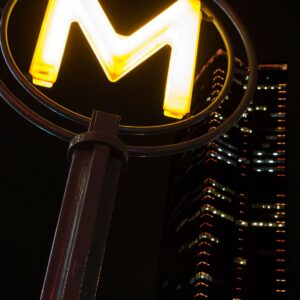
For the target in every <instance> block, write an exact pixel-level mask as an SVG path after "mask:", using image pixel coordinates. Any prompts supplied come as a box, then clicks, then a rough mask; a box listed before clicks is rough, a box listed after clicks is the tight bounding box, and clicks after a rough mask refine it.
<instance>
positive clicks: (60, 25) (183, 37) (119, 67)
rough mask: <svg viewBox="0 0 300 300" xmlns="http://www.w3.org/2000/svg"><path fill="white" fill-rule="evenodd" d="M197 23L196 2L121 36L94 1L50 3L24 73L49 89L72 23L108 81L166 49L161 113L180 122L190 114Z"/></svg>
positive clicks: (183, 2)
mask: <svg viewBox="0 0 300 300" xmlns="http://www.w3.org/2000/svg"><path fill="white" fill-rule="evenodd" d="M200 20H201V11H200V0H178V1H176V2H175V3H174V4H173V5H171V6H170V7H169V8H167V9H166V10H165V11H164V12H162V13H161V14H160V15H158V16H157V17H156V18H154V19H153V20H151V21H150V22H149V23H147V24H146V25H144V26H143V27H141V28H140V29H139V30H137V31H136V32H134V33H133V34H131V35H129V36H123V35H120V34H118V33H117V32H116V31H115V30H114V28H113V27H112V25H111V23H110V21H109V19H108V18H107V16H106V14H105V12H104V11H103V9H102V7H101V5H100V3H99V2H98V1H97V0H50V1H49V3H48V7H47V11H46V14H45V17H44V22H43V25H42V28H41V31H40V35H39V39H38V42H37V46H36V49H35V53H34V56H33V59H32V63H31V67H30V74H31V75H32V77H33V83H34V84H37V85H41V86H46V87H51V86H52V85H53V83H54V82H55V81H56V79H57V76H58V72H59V68H60V65H61V61H62V57H63V53H64V49H65V46H66V42H67V38H68V35H69V30H70V26H71V24H72V23H73V22H77V23H78V24H79V26H80V28H81V30H82V31H83V33H84V35H85V37H86V38H87V40H88V42H89V44H90V46H91V47H92V49H93V51H94V53H95V55H96V57H97V59H98V61H99V62H100V64H101V66H102V68H103V70H104V72H105V74H106V76H107V78H108V79H109V80H110V81H117V80H119V79H120V78H122V77H123V76H124V75H126V74H127V73H128V72H130V71H131V70H132V69H134V68H135V67H136V66H137V65H139V64H141V63H142V62H143V61H145V60H146V59H147V58H149V57H150V56H151V55H153V54H154V53H156V52H157V51H159V50H160V49H161V48H162V47H164V46H165V45H169V46H171V48H172V52H171V58H170V64H169V71H168V78H167V84H166V90H165V100H164V112H165V115H167V116H170V117H175V118H182V117H183V116H184V115H185V114H186V113H188V112H189V111H190V105H191V98H192V91H193V83H194V75H195V66H196V56H197V48H198V41H199V32H200Z"/></svg>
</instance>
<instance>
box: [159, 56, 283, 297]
mask: <svg viewBox="0 0 300 300" xmlns="http://www.w3.org/2000/svg"><path fill="white" fill-rule="evenodd" d="M235 63H236V69H237V72H236V75H235V77H234V80H233V84H232V88H231V91H230V92H229V93H228V95H227V97H226V98H227V99H228V100H230V101H227V100H225V101H224V102H223V104H222V105H221V107H220V108H218V109H217V110H216V111H215V112H214V113H212V114H211V115H210V117H209V118H207V119H206V120H205V121H204V123H203V124H201V126H194V127H193V128H189V129H188V130H185V131H184V132H181V133H180V134H179V136H178V139H179V140H184V139H188V138H191V137H193V136H194V135H199V134H200V133H201V132H202V131H203V132H205V131H209V130H213V128H215V127H217V126H218V125H219V124H220V123H222V121H223V120H224V119H225V118H226V117H228V115H230V114H231V113H232V110H233V109H234V104H235V102H237V101H239V100H240V99H241V97H242V95H243V93H244V91H245V89H246V85H245V84H246V82H247V80H248V77H247V69H246V67H244V65H243V63H242V61H240V60H238V59H236V61H235ZM225 70H226V55H225V53H224V52H222V51H221V50H219V51H218V52H217V53H216V54H215V55H214V56H213V57H212V58H211V59H210V60H209V61H208V63H207V64H206V65H205V66H204V67H203V69H202V70H201V72H200V73H199V74H198V76H197V78H196V83H195V93H196V94H195V98H196V99H197V100H198V101H196V104H195V109H199V108H201V106H204V105H206V104H207V103H209V102H210V101H212V100H213V99H214V97H216V95H217V94H218V93H219V92H220V90H221V87H222V85H223V83H224V80H225V79H224V77H225ZM286 143H287V65H285V64H265V65H264V64H260V65H259V67H258V83H257V90H256V92H255V95H254V98H253V101H252V103H251V105H250V106H249V107H248V109H247V111H245V113H244V114H243V116H242V117H241V119H240V121H239V122H238V123H237V124H236V125H235V126H234V127H233V128H232V129H230V130H229V131H228V132H226V133H224V134H223V135H222V136H221V137H219V138H218V139H216V140H215V141H213V142H211V143H209V144H207V145H206V146H204V147H202V148H199V149H196V150H193V151H188V152H186V153H184V154H182V155H178V156H176V157H175V158H174V162H173V167H172V171H171V180H170V189H169V190H170V193H169V201H168V207H167V214H166V221H165V230H164V236H163V244H162V251H161V261H160V272H159V281H158V289H157V298H156V299H157V300H163V299H166V300H173V299H174V300H177V299H178V300H189V299H210V300H223V299H224V300H275V299H287V277H288V274H287V269H288V268H287V265H288V261H287V260H288V253H287V252H288V240H287V227H288V226H287V207H286V204H287V190H288V186H287V144H286Z"/></svg>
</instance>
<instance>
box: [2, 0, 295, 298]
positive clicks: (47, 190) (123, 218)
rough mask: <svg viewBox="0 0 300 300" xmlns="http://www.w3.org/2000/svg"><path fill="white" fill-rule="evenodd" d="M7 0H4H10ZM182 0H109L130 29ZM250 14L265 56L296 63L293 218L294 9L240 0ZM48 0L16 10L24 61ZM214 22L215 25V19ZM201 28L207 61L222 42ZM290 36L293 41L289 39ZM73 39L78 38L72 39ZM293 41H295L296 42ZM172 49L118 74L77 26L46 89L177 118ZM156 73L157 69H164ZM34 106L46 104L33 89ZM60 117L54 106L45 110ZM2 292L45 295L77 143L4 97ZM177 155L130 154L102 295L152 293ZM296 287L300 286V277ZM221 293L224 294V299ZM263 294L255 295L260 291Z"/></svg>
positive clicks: (102, 105)
mask: <svg viewBox="0 0 300 300" xmlns="http://www.w3.org/2000/svg"><path fill="white" fill-rule="evenodd" d="M5 2H6V1H4V0H0V5H1V6H3V4H4V3H5ZM173 2H174V1H169V0H168V1H165V0H164V1H162V0H155V1H154V0H152V1H137V0H122V1H120V0H102V1H101V4H102V5H103V7H104V9H105V11H106V12H107V14H108V16H109V17H110V19H111V22H112V24H113V25H114V27H115V28H116V30H117V31H119V32H120V33H122V34H130V33H131V32H132V31H134V30H135V29H136V28H139V27H140V26H142V25H143V24H144V23H145V20H146V21H147V20H149V19H151V18H152V17H154V16H155V15H157V14H158V13H159V12H160V11H162V10H164V9H165V8H166V7H168V6H169V5H170V4H171V3H173ZM228 3H230V4H231V6H232V8H233V10H234V11H235V12H236V13H237V14H238V15H239V17H240V18H241V20H242V21H243V22H244V24H245V25H246V27H247V28H248V31H249V33H250V36H251V38H252V40H253V43H254V47H255V49H256V54H257V58H258V62H259V63H272V62H275V63H276V62H278V63H290V62H291V64H290V65H289V69H290V74H291V75H290V86H291V87H290V91H289V101H290V102H289V109H290V118H289V120H290V129H289V130H290V131H289V133H290V134H289V141H290V149H289V163H290V174H291V175H290V190H291V197H290V204H289V207H290V227H291V228H296V227H297V226H298V227H299V226H300V223H299V218H297V210H298V209H299V204H298V203H297V196H296V195H297V194H298V193H299V192H300V190H299V180H300V177H299V174H298V173H297V168H298V167H299V166H300V164H299V158H297V157H296V154H297V153H299V151H300V147H299V143H298V142H297V140H296V137H297V136H296V135H295V132H296V129H297V128H299V122H298V118H297V113H298V112H299V105H297V103H296V100H297V98H296V91H295V85H294V83H295V80H294V77H293V76H294V74H295V69H294V67H295V65H296V64H293V65H292V62H293V61H292V58H294V57H295V54H296V48H295V47H293V45H290V43H289V45H290V47H288V31H289V30H291V26H292V25H293V23H292V24H291V23H290V21H288V20H289V19H291V14H288V9H287V7H286V6H285V5H284V4H283V2H282V1H280V0H275V1H271V0H265V1H258V0H252V1H250V0H244V1H238V0H230V1H228ZM46 4H47V1H45V0H43V1H41V0H26V1H25V0H19V3H18V4H17V6H16V9H15V12H14V14H13V15H12V25H11V27H10V32H9V34H10V39H11V40H10V43H11V48H12V53H13V55H14V57H15V59H16V62H17V64H18V66H19V67H20V69H21V70H22V71H23V72H24V73H27V72H28V69H29V64H30V60H31V56H32V53H33V49H34V46H35V41H36V38H37V34H38V32H39V28H40V27H39V26H40V23H41V20H42V18H43V12H44V9H45V5H46ZM208 30H210V29H208ZM211 36H214V35H210V34H208V33H207V32H203V33H202V32H201V37H200V48H201V50H199V51H200V52H199V55H200V56H201V57H200V59H199V62H198V67H200V66H201V64H202V63H203V62H205V59H207V58H208V57H209V56H210V55H211V54H212V53H214V51H215V50H216V49H217V48H216V47H218V42H216V41H214V39H213V38H212V37H211ZM289 42H290V41H289ZM72 45H73V47H72ZM291 49H292V50H291ZM169 53H170V52H169V49H167V48H166V49H162V50H161V51H160V52H159V53H157V54H156V55H154V56H153V57H152V58H150V59H149V60H148V61H146V62H145V63H144V64H143V65H141V66H139V67H138V68H137V69H136V70H134V71H133V72H132V73H131V74H129V75H127V76H126V77H125V78H124V79H122V80H121V81H120V82H118V83H116V84H115V85H112V84H110V83H108V81H107V80H106V78H105V75H104V74H103V71H102V69H101V67H100V66H99V65H98V64H97V63H95V58H94V56H93V54H92V52H91V49H90V47H89V45H88V44H87V42H86V40H85V39H84V37H83V36H82V34H81V32H80V30H79V28H78V27H77V26H76V25H75V26H73V28H72V30H71V34H70V39H69V41H68V47H67V49H66V53H65V58H64V60H63V63H62V68H61V72H60V74H59V79H58V82H57V84H56V85H55V87H54V88H53V89H52V90H49V91H45V90H43V91H44V92H47V94H48V95H49V96H50V97H52V98H53V99H55V100H57V101H58V102H59V103H61V104H63V105H65V106H66V107H68V108H71V109H73V110H75V111H77V112H80V113H82V114H85V115H88V116H90V114H91V112H92V110H93V109H99V110H104V111H108V112H111V113H115V114H119V115H121V116H122V124H136V125H150V124H152V123H153V124H159V123H165V122H169V120H168V119H167V118H165V117H162V101H163V100H162V99H163V93H164V85H165V78H166V70H167V66H168V57H169ZM0 63H1V69H0V75H1V78H2V79H3V80H4V79H5V80H6V81H5V82H6V83H7V84H9V86H10V87H11V88H13V89H14V90H15V91H16V93H17V94H18V95H19V96H20V97H21V96H22V95H23V91H22V90H21V89H20V88H19V87H17V85H16V83H15V82H14V80H12V78H11V76H10V75H8V74H7V70H6V69H5V67H4V61H3V60H2V58H1V60H0ZM154 74H155V75H154ZM25 100H26V101H27V103H29V104H30V105H31V107H36V104H35V103H33V101H31V99H30V98H28V97H27V98H25ZM40 112H41V113H44V114H45V116H47V117H49V118H51V120H52V119H53V120H56V118H55V116H53V115H52V114H47V113H46V112H45V110H40ZM0 124H1V152H0V153H1V155H0V254H1V256H0V275H1V281H0V299H3V300H9V299H14V300H17V299H18V300H19V299H20V300H21V299H22V300H23V299H24V300H25V299H26V300H27V299H28V300H29V299H30V300H36V299H39V295H40V291H41V288H42V283H43V277H44V275H45V271H46V266H47V261H48V256H49V253H50V249H51V244H52V239H53V235H54V231H55V226H56V222H57V218H58V213H59V209H60V205H61V200H62V197H63V192H64V186H65V183H66V180H67V175H68V169H69V162H68V161H67V149H68V143H66V142H64V141H61V140H58V139H57V138H55V137H53V136H50V135H48V134H47V133H46V132H43V131H41V130H40V129H38V128H36V127H34V126H33V125H32V124H30V123H29V122H28V121H26V120H24V119H23V118H21V117H20V116H19V115H18V114H17V113H16V112H14V111H13V110H12V109H11V108H9V106H8V105H7V104H6V103H4V101H0ZM169 166H170V158H169V157H162V158H147V159H138V158H130V159H129V162H128V164H127V165H126V166H125V167H124V169H123V170H122V174H121V178H120V183H119V189H118V193H117V199H116V204H115V209H114V212H113V218H112V225H111V231H110V237H109V241H108V247H107V254H106V258H105V262H104V269H103V277H102V279H101V282H100V290H99V295H98V298H99V299H101V300H104V299H105V300H106V299H113V300H114V299H130V300H152V299H153V297H154V289H155V284H156V273H157V269H158V255H159V246H160V240H161V229H162V225H163V216H164V210H165V204H166V195H167V183H168V174H169ZM291 250H292V251H291V258H292V260H291V261H292V263H291V266H290V269H291V274H292V277H293V280H295V281H296V279H297V278H298V279H299V278H300V274H299V258H297V253H299V251H300V248H299V237H298V234H297V232H296V230H291ZM292 288H293V291H294V293H296V287H294V286H293V287H292ZM216 300H217V299H216ZM253 300H254V299H253Z"/></svg>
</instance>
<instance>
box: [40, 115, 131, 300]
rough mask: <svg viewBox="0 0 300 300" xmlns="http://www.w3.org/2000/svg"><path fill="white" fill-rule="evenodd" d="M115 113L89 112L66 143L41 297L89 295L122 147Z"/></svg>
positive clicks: (98, 263)
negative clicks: (65, 172)
mask: <svg viewBox="0 0 300 300" xmlns="http://www.w3.org/2000/svg"><path fill="white" fill-rule="evenodd" d="M119 122H120V117H118V116H116V115H112V114H108V113H102V112H98V111H95V112H94V113H93V115H92V121H91V124H90V126H89V129H88V131H87V132H86V133H83V134H81V135H80V136H78V137H75V139H74V140H73V142H71V146H70V150H69V151H70V152H71V153H70V155H71V156H72V158H71V159H72V163H71V167H70V171H69V176H68V180H67V184H66V188H65V194H64V197H63V202H62V206H61V211H60V215H59V219H58V223H57V228H56V232H55V237H54V241H53V246H52V250H51V254H50V258H49V263H48V267H47V272H46V276H45V280H44V286H43V289H42V295H41V300H57V299H65V300H74V299H94V298H95V296H96V293H97V286H98V282H99V278H100V276H101V270H102V264H103V258H104V254H105V248H106V242H107V237H108V232H109V226H110V220H111V215H112V211H113V206H114V199H115V195H116V191H117V185H118V180H119V175H120V171H121V167H122V163H123V161H124V160H125V159H126V156H127V154H126V147H125V145H124V146H123V144H122V143H121V142H120V141H119V140H118V139H117V135H118V127H119Z"/></svg>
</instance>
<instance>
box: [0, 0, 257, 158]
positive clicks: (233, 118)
mask: <svg viewBox="0 0 300 300" xmlns="http://www.w3.org/2000/svg"><path fill="white" fill-rule="evenodd" d="M211 1H213V2H214V3H215V4H216V5H217V6H218V7H219V8H220V9H221V10H222V11H223V13H224V14H225V15H226V16H227V18H228V19H229V20H230V21H231V23H232V24H233V26H234V27H235V29H236V31H237V32H238V34H239V37H240V38H241V40H242V42H243V45H244V47H245V51H246V55H247V60H248V65H249V75H250V76H249V80H248V83H247V88H246V92H245V94H244V96H243V97H242V100H241V102H240V104H239V105H238V106H237V108H236V109H235V110H234V112H233V113H232V114H231V115H230V116H229V117H228V119H226V120H225V121H224V122H223V123H222V124H221V125H219V126H218V127H217V128H216V129H214V130H213V131H211V132H208V133H206V134H204V135H201V136H199V137H197V138H193V139H191V140H188V141H184V142H181V143H177V144H171V145H161V146H149V147H142V146H130V145H129V146H127V148H128V152H129V154H131V155H133V156H143V157H145V156H147V157H148V156H163V155H172V154H177V153H181V152H184V151H188V150H192V149H194V148H196V147H200V146H203V145H204V144H206V143H208V142H209V141H211V140H213V139H215V138H217V137H219V136H220V135H221V134H222V133H224V132H225V131H227V130H229V129H230V128H231V127H232V126H233V125H234V124H235V123H236V122H237V121H238V120H239V119H240V117H241V115H242V113H243V112H244V111H245V109H246V108H247V106H248V105H249V103H250V101H251V99H252V96H253V94H254V91H255V86H256V57H255V52H254V48H253V45H252V42H251V39H250V37H249V35H248V33H247V30H246V29H245V27H244V25H243V23H242V22H241V21H240V19H239V18H238V17H237V16H236V15H235V14H234V13H233V11H232V10H231V8H230V7H229V6H228V5H227V4H225V3H224V2H223V0H222V1H220V0H218V1H217V0H211ZM16 2H17V0H12V1H10V2H9V4H8V5H7V6H6V9H5V11H4V14H3V16H2V17H3V19H2V26H1V48H2V52H3V56H4V58H5V60H6V63H7V65H8V66H9V69H10V71H11V72H12V73H13V75H14V77H15V78H16V79H17V81H18V82H19V83H20V84H21V85H22V87H23V88H25V89H26V90H27V92H29V94H31V95H32V96H33V97H34V98H35V99H36V100H38V101H39V102H40V103H42V104H43V105H45V106H46V107H48V108H49V109H51V110H52V111H54V112H56V113H57V114H59V115H61V116H64V117H66V118H68V119H71V120H72V121H76V122H77V123H80V124H85V125H86V124H87V122H88V121H89V118H87V117H83V116H82V115H79V114H77V113H74V112H72V111H70V110H68V109H66V108H64V107H62V108H63V109H62V111H60V108H61V106H60V105H59V104H57V103H56V102H54V101H53V100H51V99H49V98H48V97H46V96H45V95H43V94H42V95H43V96H45V97H46V99H43V101H44V100H45V101H44V102H45V103H43V101H41V98H40V97H39V96H37V95H38V94H37V93H36V91H38V92H39V93H40V91H39V90H38V89H36V88H35V87H33V85H31V84H30V83H29V82H28V81H27V80H26V78H25V76H24V75H23V74H22V73H21V72H20V70H19V69H18V67H17V66H16V64H15V62H14V60H13V58H12V55H11V53H10V50H9V46H8V40H7V27H8V21H9V17H10V14H11V12H12V9H13V6H14V5H15V3H16ZM203 7H204V11H205V12H206V13H207V14H208V15H209V16H211V17H212V19H213V24H214V25H215V26H216V28H217V29H218V31H219V34H220V35H221V37H222V39H223V42H224V44H225V47H226V50H227V53H228V71H227V77H226V82H225V85H224V87H223V89H222V91H221V93H220V94H219V97H217V98H216V99H215V101H214V102H213V103H211V105H209V106H208V107H206V108H205V109H204V110H203V111H201V112H199V113H198V114H196V115H194V116H190V117H188V118H186V119H184V120H182V121H178V122H175V123H171V124H163V125H157V126H125V125H121V126H120V131H121V132H122V133H127V134H141V135H145V134H154V133H158V134H161V133H169V132H173V131H175V130H180V129H184V128H186V127H188V126H191V125H194V124H196V123H198V122H200V121H201V120H203V118H205V116H207V115H208V114H210V113H211V112H212V111H213V110H214V109H215V108H216V107H217V106H218V105H220V103H221V102H222V101H223V99H224V98H225V95H226V93H227V91H228V89H229V87H230V85H229V83H228V81H230V84H231V80H230V78H229V77H228V76H231V78H232V77H233V71H232V69H233V49H232V47H231V44H230V42H229V38H228V35H227V34H226V33H225V30H224V28H223V26H222V25H220V24H219V21H218V20H217V18H216V16H215V15H214V14H213V13H212V12H211V11H210V10H209V8H208V7H207V6H206V5H203ZM228 74H229V75H228ZM0 93H1V95H2V96H3V98H4V99H5V100H6V101H7V102H8V103H9V104H10V105H11V106H12V107H13V108H14V109H15V110H16V111H17V112H18V113H20V114H21V115H22V116H24V117H25V118H26V119H27V120H29V121H30V122H32V123H33V124H35V125H37V126H38V127H40V128H41V129H43V130H45V131H47V132H49V133H51V134H53V135H55V136H57V137H59V138H61V139H63V140H68V141H70V140H71V139H72V138H73V137H74V135H75V133H73V132H71V131H68V130H66V129H64V128H61V127H59V126H57V125H55V124H53V123H51V122H50V121H48V120H45V119H44V118H42V117H41V116H39V115H38V114H36V113H35V112H33V111H32V110H30V109H29V108H28V107H27V106H26V105H25V104H24V103H22V102H21V101H20V100H19V99H17V98H16V97H15V96H14V95H13V93H11V92H10V91H9V89H8V88H7V87H6V86H5V85H4V84H3V82H2V81H0ZM220 96H222V97H223V98H221V97H220ZM37 98H38V99H37ZM73 114H75V115H73ZM82 117H83V118H82Z"/></svg>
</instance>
